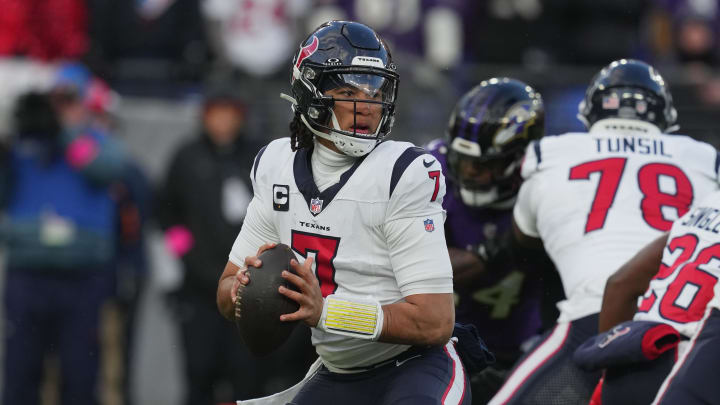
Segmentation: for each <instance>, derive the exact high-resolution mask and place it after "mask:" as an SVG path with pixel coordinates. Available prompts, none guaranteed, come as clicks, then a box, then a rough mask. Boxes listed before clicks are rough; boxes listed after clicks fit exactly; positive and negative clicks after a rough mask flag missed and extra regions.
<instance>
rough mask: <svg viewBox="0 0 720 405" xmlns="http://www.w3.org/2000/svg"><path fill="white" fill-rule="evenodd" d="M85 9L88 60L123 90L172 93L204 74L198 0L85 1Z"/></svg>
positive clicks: (204, 45)
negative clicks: (88, 24) (90, 41)
mask: <svg viewBox="0 0 720 405" xmlns="http://www.w3.org/2000/svg"><path fill="white" fill-rule="evenodd" d="M88 8H89V10H90V34H91V38H92V43H91V50H90V53H89V55H88V60H89V61H90V62H89V63H90V64H91V66H92V67H93V68H94V70H96V71H98V72H99V73H100V74H101V75H102V76H103V77H107V78H109V79H111V80H112V81H113V82H115V83H116V84H123V85H124V86H126V87H127V91H136V92H145V93H147V92H156V93H158V92H171V93H172V92H175V91H177V87H180V86H178V84H179V83H182V82H184V81H191V82H196V81H199V80H200V78H201V77H202V76H203V74H204V73H205V68H206V62H207V58H208V52H207V46H206V41H205V34H204V25H203V21H202V18H201V15H200V6H199V0H182V1H177V0H165V1H153V0H139V1H116V0H88ZM173 85H174V86H173Z"/></svg>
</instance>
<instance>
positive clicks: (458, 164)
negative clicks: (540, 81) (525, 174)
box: [447, 78, 545, 208]
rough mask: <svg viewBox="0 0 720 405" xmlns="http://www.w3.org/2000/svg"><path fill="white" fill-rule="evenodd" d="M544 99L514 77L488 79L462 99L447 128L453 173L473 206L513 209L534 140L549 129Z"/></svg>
mask: <svg viewBox="0 0 720 405" xmlns="http://www.w3.org/2000/svg"><path fill="white" fill-rule="evenodd" d="M544 116H545V115H544V107H543V102H542V98H541V96H540V94H539V93H537V92H536V91H535V90H534V89H532V88H531V87H530V86H528V85H526V84H525V83H523V82H520V81H518V80H514V79H509V78H499V79H498V78H493V79H489V80H486V81H483V82H482V83H481V84H480V85H478V86H476V87H475V88H473V89H472V90H470V91H469V92H468V93H466V94H465V95H464V96H463V97H462V98H461V99H460V101H458V103H457V105H456V107H455V110H454V111H453V113H452V115H451V117H450V122H449V124H448V131H447V138H448V139H447V147H448V152H447V159H448V173H447V176H448V177H449V178H450V179H451V180H452V182H453V185H454V187H455V189H456V192H457V194H458V195H459V196H460V198H461V199H462V201H463V203H464V204H465V205H467V206H469V207H475V208H482V207H490V208H508V207H509V206H512V203H513V202H514V197H515V196H516V195H517V192H518V190H519V188H520V183H521V178H520V165H521V161H522V157H523V155H524V153H525V148H526V146H527V145H528V143H529V142H530V141H531V140H534V139H539V138H540V137H542V136H543V134H544V128H543V126H544Z"/></svg>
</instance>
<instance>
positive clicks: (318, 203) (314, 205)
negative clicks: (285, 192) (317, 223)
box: [310, 198, 323, 215]
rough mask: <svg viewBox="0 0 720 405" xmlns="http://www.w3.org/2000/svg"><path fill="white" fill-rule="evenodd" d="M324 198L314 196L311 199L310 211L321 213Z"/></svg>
mask: <svg viewBox="0 0 720 405" xmlns="http://www.w3.org/2000/svg"><path fill="white" fill-rule="evenodd" d="M322 205H323V200H321V199H319V198H313V199H311V200H310V212H312V213H313V214H316V215H317V214H319V213H320V211H322Z"/></svg>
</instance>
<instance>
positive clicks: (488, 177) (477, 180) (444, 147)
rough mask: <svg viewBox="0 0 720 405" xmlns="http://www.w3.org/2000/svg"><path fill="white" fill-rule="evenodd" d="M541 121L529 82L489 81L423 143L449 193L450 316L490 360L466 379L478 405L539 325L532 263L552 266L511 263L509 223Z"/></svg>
mask: <svg viewBox="0 0 720 405" xmlns="http://www.w3.org/2000/svg"><path fill="white" fill-rule="evenodd" d="M544 118H545V113H544V107H543V101H542V97H541V96H540V94H539V93H538V92H537V91H535V90H534V89H533V88H532V87H530V86H529V85H527V84H525V83H523V82H521V81H518V80H515V79H510V78H492V79H488V80H484V81H482V82H481V83H480V84H479V85H477V86H475V87H474V88H472V89H471V90H470V91H468V92H467V93H465V94H464V95H463V96H462V97H461V98H460V100H459V101H458V103H457V105H456V106H455V109H454V110H453V112H452V114H451V116H450V122H449V124H448V128H447V133H446V137H445V139H438V140H435V141H433V142H431V143H430V144H429V145H428V150H429V151H430V153H432V154H433V155H434V156H435V157H436V158H437V160H438V161H439V162H440V165H441V166H442V170H443V173H445V174H446V177H445V179H446V182H447V185H446V187H447V189H448V190H451V191H450V192H448V193H447V194H446V195H445V198H444V199H443V208H445V210H446V211H447V219H446V221H445V237H446V239H447V243H448V251H449V252H450V262H451V263H452V266H453V273H454V288H455V299H456V302H455V304H456V308H455V311H456V314H455V316H456V319H457V320H458V321H459V322H463V323H472V324H474V325H476V326H477V327H478V328H479V329H481V330H482V331H483V339H484V340H485V342H486V343H487V344H488V346H489V347H490V348H491V349H492V351H493V354H495V357H496V359H497V362H496V363H495V364H493V365H492V366H489V367H488V368H486V369H485V370H483V371H482V372H481V373H479V374H477V375H474V376H472V377H471V381H472V387H473V403H477V404H486V403H487V402H488V401H489V400H490V398H492V396H493V395H494V394H495V392H496V391H497V390H498V389H499V388H500V385H501V384H502V382H503V380H504V377H505V376H506V374H507V372H508V371H509V369H510V368H511V367H512V365H513V364H514V363H515V362H516V361H517V359H518V358H519V356H520V354H521V353H522V351H521V345H522V343H523V342H525V341H528V339H530V338H532V337H534V336H536V335H537V334H538V333H539V332H540V331H541V328H542V323H541V301H542V298H543V288H542V282H541V277H543V276H544V274H543V273H541V271H540V269H539V267H540V264H541V263H543V264H545V266H546V267H548V268H549V270H550V271H553V272H554V269H553V268H552V264H551V263H550V262H549V260H547V259H546V258H545V256H544V255H537V254H535V255H534V256H536V257H533V258H532V260H528V261H520V260H517V258H518V257H519V256H518V253H519V252H518V251H517V250H518V249H517V247H516V246H513V244H512V243H511V242H512V241H513V239H512V232H511V230H512V227H511V222H512V207H513V204H514V203H515V199H516V196H517V192H518V190H519V188H520V183H521V181H522V179H521V177H520V166H521V162H522V158H523V155H524V153H525V148H526V146H527V145H528V143H529V142H530V141H532V140H537V139H540V138H541V137H542V136H543V133H544V127H543V124H544ZM524 251H526V250H524ZM540 252H542V251H540ZM543 259H545V260H544V261H543ZM529 263H532V267H533V268H532V269H530V268H528V267H531V266H528V264H529ZM549 274H553V273H549ZM555 315H556V316H557V314H555ZM552 319H553V320H552V321H553V323H554V320H555V318H552Z"/></svg>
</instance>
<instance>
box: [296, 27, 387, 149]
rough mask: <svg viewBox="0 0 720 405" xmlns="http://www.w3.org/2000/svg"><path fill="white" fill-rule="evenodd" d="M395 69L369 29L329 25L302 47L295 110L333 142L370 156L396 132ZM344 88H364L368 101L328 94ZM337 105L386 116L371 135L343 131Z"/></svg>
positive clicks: (303, 43)
mask: <svg viewBox="0 0 720 405" xmlns="http://www.w3.org/2000/svg"><path fill="white" fill-rule="evenodd" d="M395 70H396V68H395V64H394V63H393V61H392V57H391V55H390V50H389V49H388V47H387V45H386V44H385V42H384V41H383V40H382V39H381V38H380V37H379V36H378V34H377V33H376V32H375V31H373V30H372V29H371V28H370V27H368V26H366V25H364V24H360V23H357V22H352V21H329V22H327V23H325V24H323V25H321V26H320V27H319V28H317V29H316V30H315V31H313V32H312V33H311V34H310V35H309V36H308V37H307V39H305V40H304V41H303V42H302V43H301V44H300V49H299V50H298V52H297V54H296V55H295V57H294V59H293V73H292V81H291V83H292V95H293V99H291V100H290V101H291V102H293V110H294V111H295V113H296V114H299V116H300V119H301V120H302V121H303V123H304V124H305V125H306V126H307V127H308V128H309V129H310V131H312V132H313V133H314V134H315V135H317V136H320V137H323V138H326V139H328V140H330V141H332V142H333V143H334V144H335V146H337V147H338V149H339V150H340V151H342V152H343V153H345V154H347V155H350V156H363V155H366V154H367V153H369V152H370V151H371V150H372V149H373V148H374V147H375V145H377V143H378V142H380V141H381V140H382V139H383V138H384V137H386V136H387V135H388V134H389V133H390V130H391V129H392V125H393V121H394V116H395V100H396V98H397V91H398V82H399V77H398V74H397V73H396V71H395ZM344 87H349V88H352V89H354V90H360V91H362V92H363V93H365V94H366V95H367V96H368V97H365V98H362V99H359V98H338V97H337V96H336V97H335V98H333V97H331V96H327V95H325V94H324V93H325V92H326V91H328V90H333V89H337V88H344ZM286 98H288V97H286ZM288 99H289V98H288ZM336 101H347V102H352V103H353V107H354V108H355V111H356V112H357V110H358V108H359V106H361V105H360V103H371V104H375V105H379V106H380V107H381V108H382V115H381V118H380V122H379V124H378V126H377V128H376V129H375V130H374V132H372V133H368V132H367V131H368V130H367V129H366V130H358V128H357V127H356V126H353V130H352V131H346V130H342V129H341V128H340V126H339V123H338V120H337V118H336V117H335V114H334V112H333V105H334V103H335V102H336ZM376 108H377V107H376ZM369 131H372V130H369Z"/></svg>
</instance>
